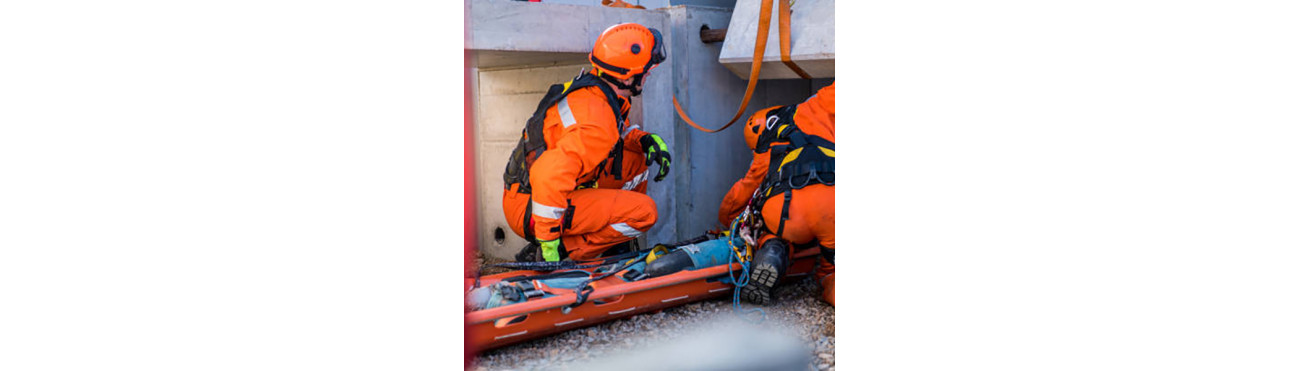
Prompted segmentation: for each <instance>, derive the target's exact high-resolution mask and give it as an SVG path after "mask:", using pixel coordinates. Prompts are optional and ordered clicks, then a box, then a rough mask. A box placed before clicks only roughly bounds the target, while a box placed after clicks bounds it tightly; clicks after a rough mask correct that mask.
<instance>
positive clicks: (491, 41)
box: [465, 0, 667, 53]
mask: <svg viewBox="0 0 1300 371" xmlns="http://www.w3.org/2000/svg"><path fill="white" fill-rule="evenodd" d="M623 22H637V23H640V24H643V25H645V26H647V27H656V28H660V29H662V28H663V27H664V25H666V24H667V16H666V15H665V14H664V13H663V12H660V11H654V10H642V9H625V8H610V7H605V6H586V5H567V4H552V3H544V2H543V3H530V2H519V1H505V0H474V1H472V2H470V4H469V26H470V30H469V32H468V35H467V38H468V40H467V42H466V45H465V47H466V48H467V49H471V50H496V51H522V52H562V53H587V52H590V51H591V46H592V44H594V43H595V42H596V38H597V37H598V36H600V33H601V32H602V31H604V30H605V29H606V28H609V26H612V25H614V24H617V23H623Z"/></svg>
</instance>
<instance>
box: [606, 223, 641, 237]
mask: <svg viewBox="0 0 1300 371" xmlns="http://www.w3.org/2000/svg"><path fill="white" fill-rule="evenodd" d="M609 227H610V228H614V230H616V231H618V233H622V234H623V235H624V236H627V237H637V236H640V235H641V231H638V230H636V228H632V226H630V225H627V223H614V224H610V225H609Z"/></svg>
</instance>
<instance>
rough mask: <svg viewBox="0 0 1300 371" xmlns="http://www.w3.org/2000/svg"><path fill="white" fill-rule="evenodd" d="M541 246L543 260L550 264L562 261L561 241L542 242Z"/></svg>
mask: <svg viewBox="0 0 1300 371" xmlns="http://www.w3.org/2000/svg"><path fill="white" fill-rule="evenodd" d="M539 244H540V245H541V247H542V259H545V260H546V261H548V262H557V261H560V239H558V238H556V239H554V240H550V241H541V242H539Z"/></svg>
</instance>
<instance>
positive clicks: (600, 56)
mask: <svg viewBox="0 0 1300 371" xmlns="http://www.w3.org/2000/svg"><path fill="white" fill-rule="evenodd" d="M587 59H588V60H590V61H591V64H592V65H593V66H595V67H596V71H598V72H599V73H600V74H604V75H609V76H611V77H614V78H616V79H630V78H634V77H639V76H641V75H642V74H644V73H646V72H648V71H650V70H651V69H654V68H655V66H657V65H659V63H662V62H663V61H664V60H665V59H668V54H667V52H666V51H665V50H664V45H663V36H662V35H661V34H660V33H659V30H656V29H653V28H648V27H646V26H642V25H639V24H636V23H620V24H616V25H613V26H610V27H609V28H607V29H605V32H601V33H600V37H598V38H596V45H595V46H594V47H592V49H591V54H588V55H587ZM638 82H639V81H638Z"/></svg>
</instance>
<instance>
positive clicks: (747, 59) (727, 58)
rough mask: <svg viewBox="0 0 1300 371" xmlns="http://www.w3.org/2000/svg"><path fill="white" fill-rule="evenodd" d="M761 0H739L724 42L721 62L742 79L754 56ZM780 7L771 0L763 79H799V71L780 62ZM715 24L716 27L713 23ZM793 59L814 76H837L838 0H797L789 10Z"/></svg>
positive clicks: (761, 76)
mask: <svg viewBox="0 0 1300 371" xmlns="http://www.w3.org/2000/svg"><path fill="white" fill-rule="evenodd" d="M777 1H779V0H777ZM759 8H760V0H739V1H737V2H736V8H735V12H734V13H733V16H732V18H731V23H730V25H729V26H727V40H726V41H725V42H723V46H722V54H721V56H719V58H718V62H720V63H722V64H723V65H726V66H727V68H728V69H730V70H731V71H732V72H734V73H735V74H736V75H737V76H740V77H741V78H743V79H749V73H750V68H751V67H752V63H753V60H754V41H755V39H756V38H757V35H758V32H759V30H758V17H759V10H760V9H759ZM778 9H779V8H778V7H777V5H776V1H773V4H772V24H771V25H770V27H769V29H768V30H765V31H766V32H768V38H767V48H766V49H765V51H764V54H763V61H764V62H763V67H762V71H760V74H759V78H760V79H797V78H799V75H798V74H795V73H794V71H792V70H790V68H789V67H787V66H786V65H785V64H784V63H782V62H781V42H780V41H781V39H780V33H779V30H780V28H779V27H778V26H777V24H778V22H777V21H778V19H779V17H778ZM714 28H716V27H714ZM790 59H791V60H793V61H794V62H795V63H796V64H798V65H799V68H802V69H803V70H804V71H805V72H808V74H809V75H811V76H812V77H817V78H825V77H835V1H834V0H798V1H795V3H794V5H793V6H792V7H791V14H790Z"/></svg>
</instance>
